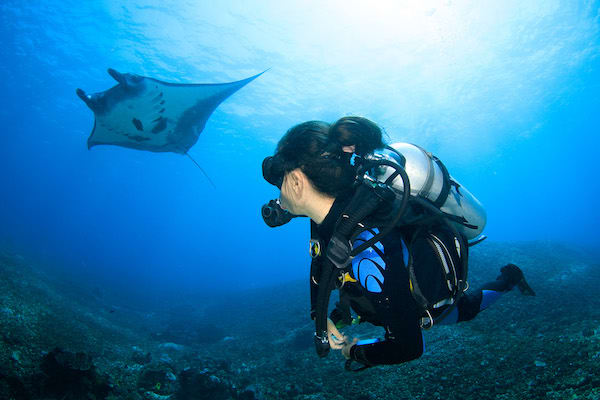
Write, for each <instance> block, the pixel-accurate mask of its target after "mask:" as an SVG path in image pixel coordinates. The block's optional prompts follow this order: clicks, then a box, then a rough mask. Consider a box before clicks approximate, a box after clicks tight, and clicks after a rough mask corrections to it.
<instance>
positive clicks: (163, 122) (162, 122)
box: [152, 117, 167, 133]
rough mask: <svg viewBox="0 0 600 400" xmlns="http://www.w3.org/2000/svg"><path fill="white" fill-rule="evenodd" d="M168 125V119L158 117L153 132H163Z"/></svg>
mask: <svg viewBox="0 0 600 400" xmlns="http://www.w3.org/2000/svg"><path fill="white" fill-rule="evenodd" d="M155 121H156V120H155ZM166 127H167V119H166V118H164V117H160V118H158V122H157V124H156V125H154V128H152V133H159V132H162V131H164V130H165V128H166Z"/></svg>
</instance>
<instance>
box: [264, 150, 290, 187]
mask: <svg viewBox="0 0 600 400" xmlns="http://www.w3.org/2000/svg"><path fill="white" fill-rule="evenodd" d="M262 171H263V177H264V178H265V180H266V181H267V182H269V183H270V184H271V185H273V186H277V187H278V188H279V189H281V185H282V183H283V176H284V175H285V170H284V165H283V160H282V159H281V156H279V155H278V154H275V155H274V156H269V157H267V158H265V159H264V160H263V163H262Z"/></svg>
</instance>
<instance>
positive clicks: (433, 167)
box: [375, 143, 486, 239]
mask: <svg viewBox="0 0 600 400" xmlns="http://www.w3.org/2000/svg"><path fill="white" fill-rule="evenodd" d="M390 147H392V148H393V149H394V150H396V151H398V152H399V153H400V154H402V155H403V156H404V158H405V159H406V164H405V170H406V173H407V175H408V178H409V180H410V193H411V194H412V195H413V196H420V197H423V198H427V199H429V200H431V201H436V200H437V198H438V197H439V195H440V193H441V191H442V187H443V185H444V176H443V173H442V170H441V169H440V167H439V165H438V164H437V163H436V162H435V161H434V160H433V158H432V156H431V154H430V153H428V152H426V151H424V150H423V149H421V148H420V147H418V146H415V145H413V144H409V143H393V144H391V145H390ZM375 157H381V158H384V159H387V160H389V161H393V162H395V163H398V164H400V165H401V162H400V159H399V157H398V155H397V154H396V153H394V152H393V151H391V150H388V149H384V150H381V151H377V152H376V154H375ZM393 172H394V170H393V168H391V167H382V168H379V170H378V171H376V173H375V175H376V176H375V178H376V179H377V180H379V181H382V182H383V181H385V180H386V179H387V178H388V177H389V176H390V175H391V174H392V173H393ZM451 179H452V180H453V181H454V182H457V181H456V179H454V178H452V177H451ZM457 183H458V182H457ZM392 186H393V187H394V189H396V190H399V191H403V190H404V184H403V182H402V178H401V177H399V176H398V177H396V178H395V179H394V180H393V181H392ZM441 210H442V211H443V212H445V213H448V214H452V215H456V216H458V217H464V218H465V219H466V221H467V223H468V224H470V225H474V226H476V227H477V229H473V228H468V227H466V226H464V225H462V224H458V223H455V226H456V228H457V229H458V231H459V232H461V233H462V234H463V235H465V237H466V238H467V239H473V238H475V237H477V236H478V235H479V234H481V232H482V231H483V228H484V227H485V223H486V213H485V209H484V208H483V206H482V205H481V203H480V202H479V200H477V199H476V198H475V196H473V195H472V194H471V192H469V191H468V190H467V189H466V188H465V187H464V186H461V185H459V189H458V190H457V189H456V186H455V185H452V186H451V189H450V193H449V194H448V198H447V199H446V201H445V202H444V204H443V205H442V207H441Z"/></svg>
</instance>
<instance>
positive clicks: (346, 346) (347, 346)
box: [342, 338, 358, 360]
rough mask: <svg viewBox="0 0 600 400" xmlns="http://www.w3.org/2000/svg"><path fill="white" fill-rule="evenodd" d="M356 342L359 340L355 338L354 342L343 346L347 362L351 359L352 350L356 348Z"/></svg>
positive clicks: (343, 353)
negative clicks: (353, 347)
mask: <svg viewBox="0 0 600 400" xmlns="http://www.w3.org/2000/svg"><path fill="white" fill-rule="evenodd" d="M356 342H358V338H354V339H352V342H349V343H344V345H343V346H342V355H343V356H344V358H345V359H346V360H349V359H350V348H351V347H352V346H354V345H355V344H356Z"/></svg>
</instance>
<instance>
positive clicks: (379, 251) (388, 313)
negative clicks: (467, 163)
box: [262, 116, 535, 371]
mask: <svg viewBox="0 0 600 400" xmlns="http://www.w3.org/2000/svg"><path fill="white" fill-rule="evenodd" d="M263 176H264V178H265V180H266V181H267V182H269V183H270V184H272V185H274V186H276V187H278V188H279V189H280V191H281V193H280V197H279V198H278V199H275V200H271V201H270V202H269V203H267V204H265V205H264V206H263V207H262V216H263V219H264V220H265V222H266V223H267V224H268V225H269V226H271V227H276V226H280V225H283V224H285V223H287V222H289V221H290V220H291V219H292V218H295V217H299V216H306V217H309V218H310V220H311V223H310V224H311V240H310V253H311V257H312V263H311V269H310V289H311V290H310V293H311V318H312V319H313V320H314V321H315V337H314V339H315V345H316V350H317V353H318V354H319V356H321V357H324V356H326V355H327V354H328V353H329V350H330V349H334V350H341V352H342V354H343V356H344V357H345V358H346V360H347V361H346V369H348V370H353V371H358V370H362V369H365V368H368V367H372V366H375V365H381V364H398V363H403V362H407V361H410V360H414V359H416V358H418V357H420V356H421V355H422V353H423V348H424V347H423V334H422V331H423V329H429V328H431V327H432V326H433V325H435V324H440V323H443V324H447V323H457V322H463V321H469V320H471V319H473V318H474V317H475V316H476V315H477V314H478V313H479V312H480V311H482V310H484V309H486V308H487V307H489V306H490V305H491V304H492V303H493V302H495V301H496V300H497V299H498V298H499V297H500V296H501V295H502V294H504V293H507V292H508V291H510V290H511V289H512V288H513V287H515V286H517V287H518V288H519V290H520V291H521V293H523V294H525V295H535V293H534V292H533V290H532V289H531V288H530V287H529V285H528V284H527V282H526V281H525V278H524V276H523V272H522V271H521V269H520V268H519V267H517V266H516V265H514V264H507V265H505V266H504V267H502V268H501V270H500V275H499V276H498V278H497V279H496V280H495V281H493V282H490V283H487V284H485V285H483V286H482V287H481V288H480V289H479V290H476V291H469V292H468V293H467V289H468V283H467V271H468V253H469V247H470V246H472V245H474V244H476V243H479V242H480V241H481V240H483V239H485V236H483V235H481V231H482V230H483V227H484V225H485V211H484V209H483V207H482V206H481V204H480V203H479V202H478V201H477V199H476V198H475V197H474V196H473V195H472V194H470V193H469V192H468V191H467V190H466V188H464V187H462V186H461V185H460V184H459V183H458V182H457V181H456V180H455V179H454V178H453V177H451V176H450V174H449V173H448V171H447V169H446V167H445V166H444V164H443V163H442V162H441V161H440V160H439V159H438V158H436V157H435V156H433V155H432V154H430V153H428V152H427V151H425V150H424V149H422V148H420V147H418V146H415V145H411V144H407V143H396V144H392V145H390V146H387V145H386V144H385V143H384V142H383V139H382V131H381V129H380V128H379V127H378V126H377V125H376V124H375V123H373V122H372V121H370V120H368V119H366V118H363V117H356V116H349V117H344V118H341V119H340V120H338V121H337V122H335V123H334V124H333V125H329V124H328V123H326V122H322V121H308V122H304V123H301V124H299V125H296V126H294V127H292V128H291V129H289V130H288V131H287V133H286V134H285V135H284V136H283V138H282V139H281V140H280V141H279V143H278V145H277V149H276V152H275V155H274V156H272V157H267V158H265V160H264V161H263ZM336 288H337V289H338V290H339V301H338V302H337V304H336V307H335V309H334V310H333V311H332V312H331V313H330V315H329V316H328V312H329V310H328V306H329V299H330V295H331V292H332V291H333V290H334V289H336ZM356 321H359V322H361V323H362V322H369V323H371V324H373V325H376V326H380V327H383V328H384V329H385V335H384V338H382V339H381V338H378V339H370V340H360V341H359V340H358V339H356V338H354V339H350V338H349V337H347V336H345V335H344V334H342V333H341V332H340V331H339V329H341V328H342V327H344V326H348V325H350V324H352V323H354V322H356ZM353 362H357V363H359V364H361V365H360V367H359V368H353V367H352V363H353Z"/></svg>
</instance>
